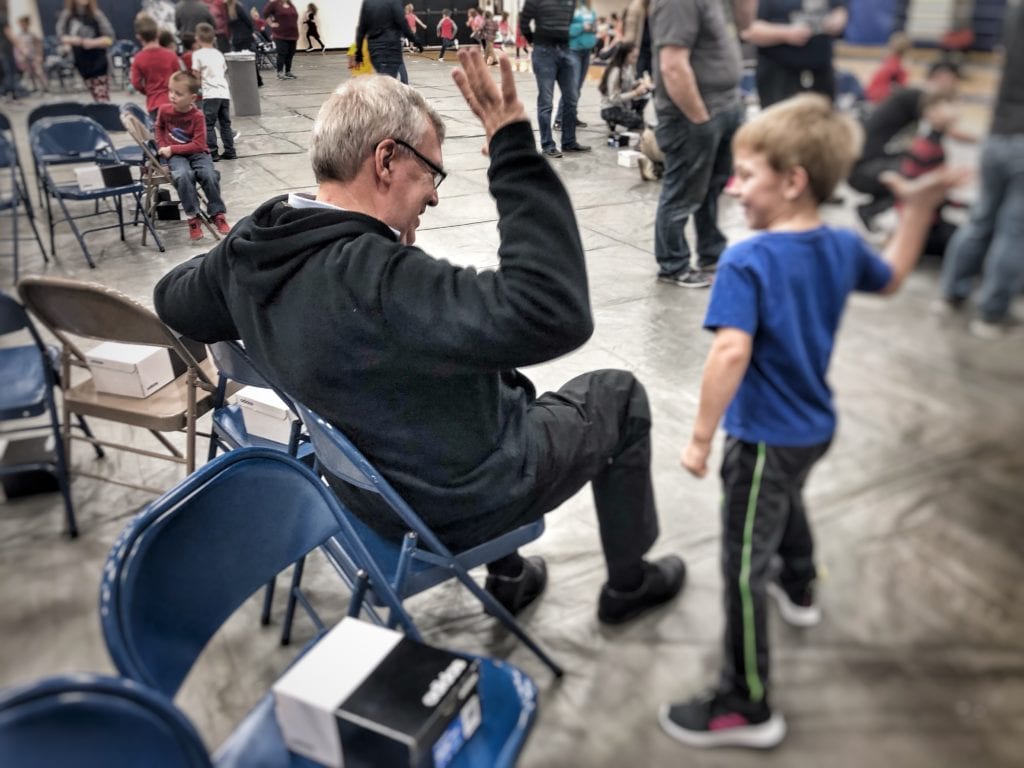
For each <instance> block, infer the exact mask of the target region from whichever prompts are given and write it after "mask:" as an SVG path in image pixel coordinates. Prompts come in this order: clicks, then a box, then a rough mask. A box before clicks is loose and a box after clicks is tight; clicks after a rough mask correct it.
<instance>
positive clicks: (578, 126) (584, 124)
mask: <svg viewBox="0 0 1024 768" xmlns="http://www.w3.org/2000/svg"><path fill="white" fill-rule="evenodd" d="M576 127H577V128H586V127H587V124H586V123H584V122H583V121H582V120H577V121H576Z"/></svg>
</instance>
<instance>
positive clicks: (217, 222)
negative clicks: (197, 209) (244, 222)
mask: <svg viewBox="0 0 1024 768" xmlns="http://www.w3.org/2000/svg"><path fill="white" fill-rule="evenodd" d="M213 226H215V227H216V228H217V231H218V232H220V233H221V234H222V235H226V234H227V233H228V232H230V231H231V225H230V224H228V220H227V217H225V216H224V214H223V213H218V214H217V215H216V216H214V217H213Z"/></svg>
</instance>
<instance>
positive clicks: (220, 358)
mask: <svg viewBox="0 0 1024 768" xmlns="http://www.w3.org/2000/svg"><path fill="white" fill-rule="evenodd" d="M207 346H208V349H209V350H210V357H211V359H212V360H213V364H214V366H215V367H216V368H217V370H218V371H219V372H220V373H221V374H222V375H223V376H226V377H227V378H229V379H231V380H232V381H237V382H238V383H239V384H243V385H245V386H250V387H263V388H264V389H273V385H272V384H271V383H270V382H269V381H267V377H266V376H264V375H263V374H262V373H260V372H259V371H258V370H257V369H256V366H255V365H253V362H252V361H251V360H250V359H249V356H248V355H246V354H245V350H244V349H242V347H241V345H239V343H238V342H237V341H218V342H215V343H213V344H209V345H207Z"/></svg>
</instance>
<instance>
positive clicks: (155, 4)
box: [142, 0, 177, 32]
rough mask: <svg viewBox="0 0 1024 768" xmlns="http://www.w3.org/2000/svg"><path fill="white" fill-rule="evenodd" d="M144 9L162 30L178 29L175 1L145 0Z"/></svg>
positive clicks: (171, 30)
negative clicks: (175, 21) (175, 16)
mask: <svg viewBox="0 0 1024 768" xmlns="http://www.w3.org/2000/svg"><path fill="white" fill-rule="evenodd" d="M142 10H144V11H145V12H146V13H147V14H149V16H150V18H152V19H153V20H154V21H155V22H156V25H157V28H158V29H159V30H160V31H161V32H162V31H164V30H167V31H168V32H174V31H175V30H176V29H177V27H176V25H175V23H174V3H172V2H171V0H143V2H142Z"/></svg>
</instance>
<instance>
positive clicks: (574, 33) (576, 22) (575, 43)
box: [555, 0, 597, 131]
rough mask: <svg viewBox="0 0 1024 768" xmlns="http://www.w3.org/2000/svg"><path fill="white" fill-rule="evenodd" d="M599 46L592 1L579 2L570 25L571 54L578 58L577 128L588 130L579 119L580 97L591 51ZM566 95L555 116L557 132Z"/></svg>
mask: <svg viewBox="0 0 1024 768" xmlns="http://www.w3.org/2000/svg"><path fill="white" fill-rule="evenodd" d="M595 45H597V14H596V13H594V12H593V11H592V10H591V9H590V0H578V1H577V3H576V11H575V12H574V13H573V15H572V23H571V24H569V52H570V53H571V54H572V55H573V56H575V57H576V69H577V77H576V105H577V114H576V127H577V128H586V127H587V124H586V123H584V122H582V121H581V120H580V118H579V96H580V94H582V93H583V83H585V82H586V80H587V72H589V71H590V51H591V50H593V48H594V46H595ZM564 108H565V95H564V94H563V95H562V96H560V97H559V99H558V109H557V110H555V114H556V115H557V116H558V117H557V118H556V119H555V130H556V131H557V130H560V129H561V127H562V122H563V121H564V120H565V114H564V113H563V112H562V110H563V109H564Z"/></svg>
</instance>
